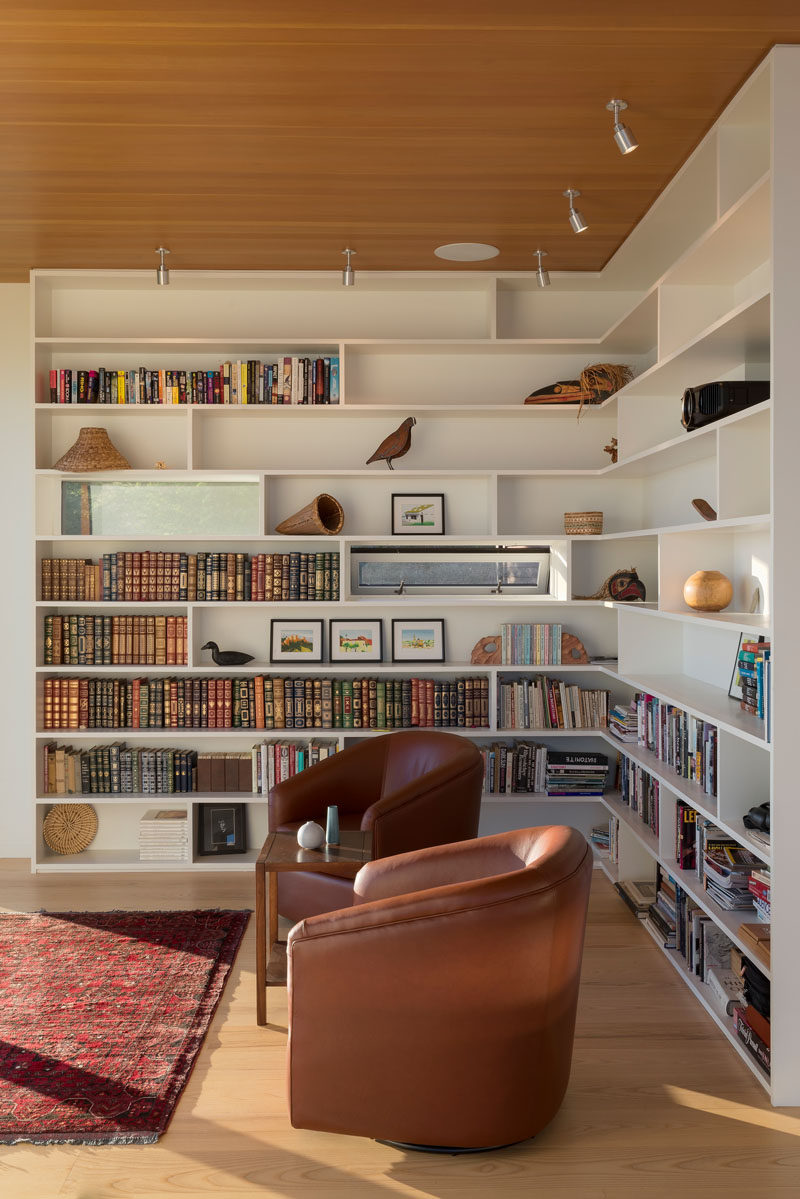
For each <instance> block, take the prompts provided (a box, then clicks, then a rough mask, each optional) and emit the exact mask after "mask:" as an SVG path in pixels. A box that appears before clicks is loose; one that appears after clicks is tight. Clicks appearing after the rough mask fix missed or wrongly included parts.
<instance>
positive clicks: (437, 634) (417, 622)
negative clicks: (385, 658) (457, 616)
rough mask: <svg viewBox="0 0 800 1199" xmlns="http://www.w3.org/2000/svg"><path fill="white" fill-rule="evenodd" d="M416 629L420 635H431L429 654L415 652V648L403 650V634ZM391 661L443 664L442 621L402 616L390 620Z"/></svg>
mask: <svg viewBox="0 0 800 1199" xmlns="http://www.w3.org/2000/svg"><path fill="white" fill-rule="evenodd" d="M413 629H418V630H419V632H420V633H422V634H425V633H428V632H431V633H433V644H432V646H431V649H430V652H425V651H424V650H423V651H422V652H419V650H417V652H415V647H413V646H411V647H409V648H408V649H406V650H404V649H403V632H404V631H406V632H408V631H411V630H413ZM392 661H393V662H444V620H443V619H441V617H438V616H437V617H432V618H427V617H424V616H423V617H419V616H402V617H399V616H398V617H393V618H392Z"/></svg>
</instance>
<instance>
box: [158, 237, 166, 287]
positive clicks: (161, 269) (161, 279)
mask: <svg viewBox="0 0 800 1199" xmlns="http://www.w3.org/2000/svg"><path fill="white" fill-rule="evenodd" d="M156 254H160V255H161V261H160V262H159V264H158V266H157V267H156V283H157V284H158V285H159V287H166V286H167V284H168V283H169V267H168V266H167V264H166V263H165V262H164V255H165V254H169V250H166V249H165V248H164V247H163V246H159V247H158V249H157V250H156Z"/></svg>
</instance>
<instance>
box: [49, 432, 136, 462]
mask: <svg viewBox="0 0 800 1199" xmlns="http://www.w3.org/2000/svg"><path fill="white" fill-rule="evenodd" d="M130 469H131V464H130V462H129V461H128V459H127V458H123V456H122V454H120V452H119V450H116V449H115V448H114V446H113V445H112V444H111V439H110V437H109V436H108V433H107V431H106V430H105V429H93V428H83V429H81V431H80V433H79V434H78V440H77V441H76V442H75V444H74V445H71V446H70V448H69V449H68V450H67V452H66V454H64V455H63V456H62V457H61V458H59V460H58V462H56V463H55V465H54V466H53V470H69V471H91V470H130Z"/></svg>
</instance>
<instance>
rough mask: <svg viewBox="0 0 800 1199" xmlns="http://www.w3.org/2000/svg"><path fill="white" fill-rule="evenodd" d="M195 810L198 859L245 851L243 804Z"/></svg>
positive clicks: (202, 804)
mask: <svg viewBox="0 0 800 1199" xmlns="http://www.w3.org/2000/svg"><path fill="white" fill-rule="evenodd" d="M198 808H199V809H200V810H199V813H198V828H197V853H198V855H199V856H200V857H204V858H208V857H214V856H216V855H219V854H226V853H244V852H245V851H246V849H247V826H246V823H245V821H246V817H245V805H244V804H243V803H201V804H198Z"/></svg>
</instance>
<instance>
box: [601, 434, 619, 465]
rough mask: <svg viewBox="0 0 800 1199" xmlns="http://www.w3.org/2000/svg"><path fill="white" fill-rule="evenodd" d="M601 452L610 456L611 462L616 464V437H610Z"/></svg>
mask: <svg viewBox="0 0 800 1199" xmlns="http://www.w3.org/2000/svg"><path fill="white" fill-rule="evenodd" d="M603 451H604V453H606V454H610V455H611V461H612V462H616V460H617V458H618V457H619V449H618V446H617V439H616V437H612V438H611V441H610V442H609V443H608V445H604V446H603Z"/></svg>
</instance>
